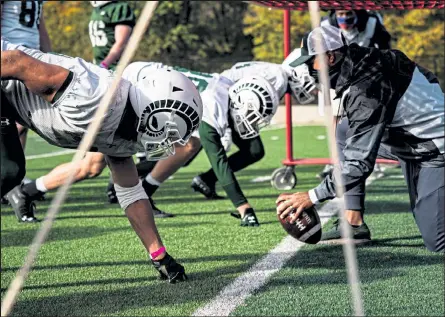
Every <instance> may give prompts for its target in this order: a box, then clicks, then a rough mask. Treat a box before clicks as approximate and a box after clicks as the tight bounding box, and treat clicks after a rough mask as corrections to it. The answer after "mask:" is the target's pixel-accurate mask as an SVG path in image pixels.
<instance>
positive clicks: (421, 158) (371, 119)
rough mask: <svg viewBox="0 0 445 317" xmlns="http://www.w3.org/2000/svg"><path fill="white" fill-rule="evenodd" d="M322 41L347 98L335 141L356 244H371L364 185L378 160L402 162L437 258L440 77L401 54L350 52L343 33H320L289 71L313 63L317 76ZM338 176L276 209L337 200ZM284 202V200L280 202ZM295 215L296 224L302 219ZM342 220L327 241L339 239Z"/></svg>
mask: <svg viewBox="0 0 445 317" xmlns="http://www.w3.org/2000/svg"><path fill="white" fill-rule="evenodd" d="M318 34H320V35H321V37H322V41H321V42H322V47H323V52H325V53H326V55H327V61H328V65H329V80H330V84H331V87H332V88H334V89H335V91H336V94H337V98H339V97H341V98H342V107H343V109H342V110H343V118H342V120H341V123H340V124H339V126H338V127H337V129H336V130H337V132H336V134H337V135H336V141H337V146H338V152H339V159H340V164H338V165H337V166H336V168H338V169H340V171H339V173H338V174H339V175H341V177H342V181H343V185H344V200H345V209H346V212H345V217H346V219H347V220H348V223H349V225H351V230H352V232H353V238H354V239H363V238H365V239H366V238H367V239H370V238H371V235H370V232H369V229H368V227H367V226H366V224H365V223H364V221H363V213H364V201H365V181H366V179H367V177H368V176H369V175H370V174H371V172H372V170H373V168H374V164H375V161H376V158H377V156H381V157H385V158H392V159H394V158H396V159H398V160H399V161H400V164H401V167H402V170H403V174H404V178H405V180H406V183H407V185H408V192H409V197H410V203H411V209H412V212H413V215H414V218H415V221H416V223H417V226H418V228H419V230H420V233H421V235H422V238H423V241H424V244H425V246H426V247H427V248H428V250H430V251H434V252H439V251H441V252H443V251H444V249H445V216H444V215H445V211H444V203H445V200H444V182H445V179H444V178H445V174H444V170H445V168H444V166H445V157H444V152H445V151H444V94H443V91H442V89H441V88H440V86H439V82H438V80H437V78H436V76H435V75H433V74H432V73H431V72H430V71H428V70H427V69H425V68H423V67H421V66H420V65H417V64H416V63H415V62H413V61H411V60H410V59H409V58H408V57H407V56H406V55H405V54H403V53H402V52H400V51H398V50H379V49H376V48H366V47H360V46H358V45H356V44H351V45H349V46H347V45H345V41H344V38H343V37H342V35H341V32H340V30H339V29H337V28H335V27H332V26H321V27H317V28H316V29H314V30H313V31H312V32H311V33H310V34H309V36H308V39H307V41H306V42H303V47H302V52H303V51H305V53H306V54H305V56H301V57H300V58H298V59H297V60H295V61H294V62H292V63H291V64H290V65H291V66H293V67H295V66H298V65H300V64H302V63H306V64H307V65H308V67H309V69H310V72H311V75H312V76H313V77H315V78H317V77H318V73H317V70H318V69H319V65H320V63H319V57H318V56H317V55H316V54H317V53H322V52H317V51H316V49H315V47H314V46H315V42H314V39H315V36H316V35H318ZM335 186H336V185H335V180H334V176H328V177H326V178H325V179H324V180H323V181H322V182H321V183H320V184H319V185H318V186H317V187H316V188H314V189H312V190H310V191H309V192H304V193H295V194H282V195H280V197H279V199H278V200H285V201H284V202H283V203H282V204H280V205H279V207H277V213H278V214H279V215H280V216H282V217H284V216H286V215H287V214H288V213H289V212H290V211H291V210H292V209H294V208H295V209H297V211H300V212H301V210H303V209H304V208H308V207H310V206H312V205H314V204H317V203H320V202H323V201H326V200H328V199H333V198H334V197H335V196H336V191H335ZM278 200H277V201H278ZM300 212H297V213H295V214H294V216H293V219H294V221H295V219H296V218H297V217H298V215H299V213H300ZM340 226H341V222H339V221H337V222H336V223H335V225H334V228H332V229H331V230H330V231H327V232H326V233H324V234H323V237H322V240H329V239H337V238H340V237H341V235H340V228H339V227H340Z"/></svg>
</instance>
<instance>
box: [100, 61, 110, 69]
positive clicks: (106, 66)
mask: <svg viewBox="0 0 445 317" xmlns="http://www.w3.org/2000/svg"><path fill="white" fill-rule="evenodd" d="M100 66H102V67H103V68H106V69H108V67H109V66H108V64H107V63H105V62H101V63H100Z"/></svg>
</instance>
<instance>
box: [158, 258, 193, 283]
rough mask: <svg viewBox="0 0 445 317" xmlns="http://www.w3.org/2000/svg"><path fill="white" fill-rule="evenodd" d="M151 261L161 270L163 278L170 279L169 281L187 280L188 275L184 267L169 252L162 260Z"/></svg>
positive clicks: (160, 276) (160, 275) (161, 277)
mask: <svg viewBox="0 0 445 317" xmlns="http://www.w3.org/2000/svg"><path fill="white" fill-rule="evenodd" d="M151 263H152V264H153V266H154V267H155V269H156V270H158V272H159V278H160V279H161V280H168V282H169V283H176V282H177V281H185V280H186V279H187V275H186V274H185V270H184V267H183V266H182V265H181V264H179V263H178V262H176V260H175V259H173V258H172V257H171V256H170V255H169V254H168V253H165V256H164V257H163V258H162V259H161V260H157V261H156V260H151Z"/></svg>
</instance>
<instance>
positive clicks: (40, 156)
mask: <svg viewBox="0 0 445 317" xmlns="http://www.w3.org/2000/svg"><path fill="white" fill-rule="evenodd" d="M74 152H76V150H63V151H56V152H52V153H45V154H36V155H29V156H26V157H25V159H26V160H35V159H39V158H44V157H53V156H60V155H65V154H70V153H74Z"/></svg>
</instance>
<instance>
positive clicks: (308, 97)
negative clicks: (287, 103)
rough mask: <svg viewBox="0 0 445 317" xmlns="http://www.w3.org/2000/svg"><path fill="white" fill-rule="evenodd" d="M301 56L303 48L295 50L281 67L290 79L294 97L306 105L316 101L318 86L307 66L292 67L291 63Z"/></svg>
mask: <svg viewBox="0 0 445 317" xmlns="http://www.w3.org/2000/svg"><path fill="white" fill-rule="evenodd" d="M300 56H301V48H296V49H294V50H293V51H292V52H291V53H290V54H289V55H288V56H287V57H286V59H285V60H284V61H283V63H282V64H281V66H282V67H283V69H285V71H286V73H287V76H288V78H289V80H288V82H289V87H290V89H291V92H292V95H293V96H294V98H295V99H297V101H298V102H299V103H300V104H303V105H304V104H308V103H310V102H312V101H314V100H315V96H314V92H313V90H314V89H315V88H317V85H316V84H315V79H314V78H313V77H312V76H310V73H309V69H308V68H307V66H306V65H305V64H302V65H300V66H297V67H293V66H290V63H292V62H293V61H294V60H296V59H297V58H298V57H300ZM311 92H312V93H311Z"/></svg>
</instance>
